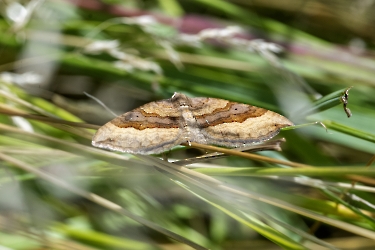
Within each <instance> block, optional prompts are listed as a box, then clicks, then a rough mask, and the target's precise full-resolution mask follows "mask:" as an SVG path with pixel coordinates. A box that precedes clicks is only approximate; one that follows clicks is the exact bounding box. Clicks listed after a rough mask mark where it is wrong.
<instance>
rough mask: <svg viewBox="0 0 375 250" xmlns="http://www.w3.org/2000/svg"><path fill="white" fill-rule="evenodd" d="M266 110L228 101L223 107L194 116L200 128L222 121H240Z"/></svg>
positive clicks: (258, 115) (221, 122) (257, 115)
mask: <svg viewBox="0 0 375 250" xmlns="http://www.w3.org/2000/svg"><path fill="white" fill-rule="evenodd" d="M267 111H268V110H266V109H263V108H259V107H255V106H251V105H246V104H240V103H236V102H228V104H227V105H226V106H225V107H223V108H218V109H215V110H214V111H213V112H212V113H210V114H204V115H199V116H196V117H195V118H196V120H197V122H198V124H199V126H200V127H201V128H206V127H209V126H215V125H218V124H223V123H231V122H238V123H242V122H244V121H246V120H247V119H249V118H256V117H260V116H262V115H263V114H265V113H266V112H267Z"/></svg>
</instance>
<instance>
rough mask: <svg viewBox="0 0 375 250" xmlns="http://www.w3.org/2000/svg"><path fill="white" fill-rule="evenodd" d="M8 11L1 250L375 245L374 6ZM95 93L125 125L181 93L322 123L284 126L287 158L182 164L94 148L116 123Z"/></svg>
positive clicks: (83, 6) (97, 4)
mask: <svg viewBox="0 0 375 250" xmlns="http://www.w3.org/2000/svg"><path fill="white" fill-rule="evenodd" d="M0 10H1V19H0V31H1V32H0V113H1V114H0V160H1V161H0V248H1V249H3V248H4V249H41V248H43V247H44V248H46V249H190V248H196V249H207V248H211V249H261V248H264V249H266V248H267V249H271V248H273V247H275V244H276V245H278V246H280V247H282V248H286V249H316V248H317V247H318V245H319V246H321V247H325V248H331V249H334V248H345V249H365V248H366V247H367V248H368V249H371V248H373V247H374V246H375V244H374V240H375V232H374V230H375V219H374V208H375V205H374V204H375V198H374V195H373V193H374V192H375V189H374V188H373V186H374V185H375V179H374V178H373V176H374V175H375V171H373V169H372V167H371V165H373V161H374V157H373V154H374V152H375V144H374V142H375V131H374V127H375V115H374V114H375V113H374V108H375V101H374V98H373V97H374V96H375V88H374V85H375V60H374V59H375V53H374V34H375V32H373V27H374V25H375V20H374V15H373V13H374V10H375V2H374V1H328V2H323V1H299V0H288V1H275V0H267V1H244V0H242V1H241V0H231V1H222V0H215V1H208V0H194V1H187V0H181V1H177V0H159V1H135V0H128V1H124V0H122V1H116V0H106V1H104V0H103V1H99V0H85V1H83V0H82V1H68V0H65V1H62V0H44V1H43V0H31V1H12V0H2V1H0ZM351 86H353V87H352V89H350V91H347V92H346V93H345V90H347V89H348V88H349V87H351ZM85 92H86V93H88V94H89V95H92V96H94V97H96V98H98V99H99V100H100V101H101V102H103V103H105V104H106V105H107V106H108V107H109V108H110V109H111V110H112V111H113V112H115V113H116V114H121V113H123V112H125V111H128V110H131V109H133V108H135V107H138V106H140V105H142V104H144V103H146V102H150V101H154V100H158V99H165V98H170V97H171V96H172V94H173V93H174V92H182V93H184V94H187V95H188V96H191V97H193V96H210V97H217V98H222V99H228V100H232V101H236V102H241V103H247V104H252V105H256V106H260V107H263V108H267V109H270V110H273V111H276V112H279V113H281V114H283V115H285V116H286V117H288V118H290V119H291V120H292V121H293V122H294V123H295V124H296V125H301V124H306V123H316V122H317V123H316V124H317V125H313V126H297V127H301V128H298V129H289V130H285V131H282V132H281V134H280V136H279V137H285V138H286V142H284V143H283V144H282V151H281V152H275V151H265V152H261V153H259V155H261V156H263V158H262V159H263V160H262V161H259V159H258V160H254V157H253V158H251V157H250V158H251V159H253V160H251V159H248V158H245V157H239V156H227V157H224V158H220V159H213V160H211V159H210V160H206V161H201V160H196V159H195V161H198V163H195V164H194V165H187V166H185V167H180V166H179V165H178V163H169V162H166V161H163V160H160V157H157V156H133V155H128V154H120V153H115V152H108V151H104V150H99V149H96V148H93V147H92V146H91V137H92V135H93V134H94V132H95V128H97V126H93V125H90V124H98V125H102V124H104V123H105V122H107V121H109V120H110V119H112V118H113V115H112V114H111V113H110V112H108V111H107V110H106V109H104V108H103V107H102V106H100V105H99V104H98V103H97V102H96V101H94V100H93V99H92V98H89V97H88V95H85ZM346 94H349V96H346ZM344 103H347V104H346V108H349V109H350V110H351V113H352V117H350V118H348V117H347V114H346V113H345V110H344ZM346 112H347V113H348V112H349V111H348V110H346ZM16 114H17V116H16ZM348 114H349V113H348ZM41 116H43V117H41ZM69 122H70V123H69ZM83 122H85V124H83ZM319 122H322V124H323V126H325V127H326V128H324V127H323V126H321V125H319V124H320V123H319ZM204 153H205V151H201V150H198V149H188V148H178V149H176V150H173V151H172V152H170V153H169V154H168V159H169V160H170V161H172V160H175V159H180V160H181V159H187V158H192V157H196V156H197V155H202V154H204ZM258 158H259V157H258ZM180 163H181V162H179V164H180ZM281 163H282V164H281ZM295 167H300V168H295Z"/></svg>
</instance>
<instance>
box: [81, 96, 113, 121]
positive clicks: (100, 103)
mask: <svg viewBox="0 0 375 250" xmlns="http://www.w3.org/2000/svg"><path fill="white" fill-rule="evenodd" d="M83 93H84V94H85V95H86V96H87V97H89V98H91V99H93V100H94V101H96V102H97V103H98V104H99V105H100V106H102V107H103V108H105V110H107V111H108V112H109V113H111V114H112V115H113V116H115V117H116V116H118V115H116V114H115V112H113V111H112V110H111V109H110V108H108V107H107V105H105V104H104V103H103V102H102V101H101V100H99V99H98V98H96V97H95V96H92V95H90V94H89V93H86V92H83Z"/></svg>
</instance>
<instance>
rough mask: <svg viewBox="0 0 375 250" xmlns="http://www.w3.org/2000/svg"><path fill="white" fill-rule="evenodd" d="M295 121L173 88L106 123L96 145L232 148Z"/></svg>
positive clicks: (136, 150)
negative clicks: (166, 94)
mask: <svg viewBox="0 0 375 250" xmlns="http://www.w3.org/2000/svg"><path fill="white" fill-rule="evenodd" d="M292 125H293V123H292V122H291V121H289V120H288V119H287V118H285V117H284V116H282V115H279V114H277V113H275V112H272V111H269V110H267V109H263V108H259V107H255V106H251V105H247V104H241V103H236V102H231V101H227V100H223V99H217V98H207V97H195V98H189V97H187V96H186V95H184V94H181V93H175V94H174V95H173V96H172V98H170V99H166V100H160V101H156V102H150V103H147V104H145V105H143V106H141V107H139V108H136V109H134V110H132V111H129V112H127V113H125V114H123V115H120V116H118V117H116V118H115V119H113V120H112V121H110V122H108V123H106V124H105V125H104V126H102V127H101V128H99V130H98V131H97V132H96V134H95V135H94V137H93V139H92V145H93V146H95V147H99V148H105V149H109V150H114V151H121V152H126V153H132V154H158V153H162V152H164V151H167V150H169V149H171V148H172V147H174V146H176V145H179V144H181V143H189V142H196V143H200V144H212V145H218V146H226V147H232V148H233V147H243V146H247V145H249V144H254V143H260V142H263V141H266V140H269V139H271V138H272V137H274V136H276V135H277V134H278V133H279V132H280V128H283V127H287V126H292Z"/></svg>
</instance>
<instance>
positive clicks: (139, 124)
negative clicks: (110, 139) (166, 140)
mask: <svg viewBox="0 0 375 250" xmlns="http://www.w3.org/2000/svg"><path fill="white" fill-rule="evenodd" d="M179 121H180V117H175V116H167V117H161V116H160V115H158V114H156V113H147V112H145V111H144V110H143V109H140V108H138V109H135V110H133V111H130V112H127V113H125V114H123V115H121V116H119V117H117V118H115V119H113V120H112V121H111V123H112V124H113V125H115V126H116V127H119V128H129V127H131V128H134V129H137V130H144V129H147V128H179V127H180V122H179Z"/></svg>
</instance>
